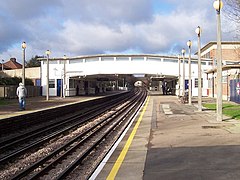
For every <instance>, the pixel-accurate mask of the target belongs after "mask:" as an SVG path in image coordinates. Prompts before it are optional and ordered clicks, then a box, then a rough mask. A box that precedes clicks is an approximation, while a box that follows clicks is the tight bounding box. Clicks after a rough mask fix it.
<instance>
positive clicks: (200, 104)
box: [195, 26, 202, 111]
mask: <svg viewBox="0 0 240 180" xmlns="http://www.w3.org/2000/svg"><path fill="white" fill-rule="evenodd" d="M195 32H196V33H197V36H198V111H202V70H201V50H200V49H201V43H200V37H201V34H202V29H201V28H200V26H198V27H197V29H196V30H195Z"/></svg>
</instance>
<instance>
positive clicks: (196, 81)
mask: <svg viewBox="0 0 240 180" xmlns="http://www.w3.org/2000/svg"><path fill="white" fill-rule="evenodd" d="M201 85H202V87H203V78H202V80H201ZM194 86H195V88H198V78H195V81H194Z"/></svg>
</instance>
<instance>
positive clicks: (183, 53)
mask: <svg viewBox="0 0 240 180" xmlns="http://www.w3.org/2000/svg"><path fill="white" fill-rule="evenodd" d="M185 52H186V50H185V49H184V48H183V49H182V57H183V73H182V74H183V92H182V95H183V96H185Z"/></svg>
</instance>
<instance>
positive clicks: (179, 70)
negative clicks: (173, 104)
mask: <svg viewBox="0 0 240 180" xmlns="http://www.w3.org/2000/svg"><path fill="white" fill-rule="evenodd" d="M180 77H181V57H180V54H179V55H178V96H180V82H181V78H180Z"/></svg>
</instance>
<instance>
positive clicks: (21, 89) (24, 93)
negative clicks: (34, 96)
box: [17, 85, 27, 99]
mask: <svg viewBox="0 0 240 180" xmlns="http://www.w3.org/2000/svg"><path fill="white" fill-rule="evenodd" d="M17 96H18V98H19V99H21V98H25V97H26V96H27V89H26V88H25V87H24V86H23V85H20V86H19V87H18V88H17Z"/></svg>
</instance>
